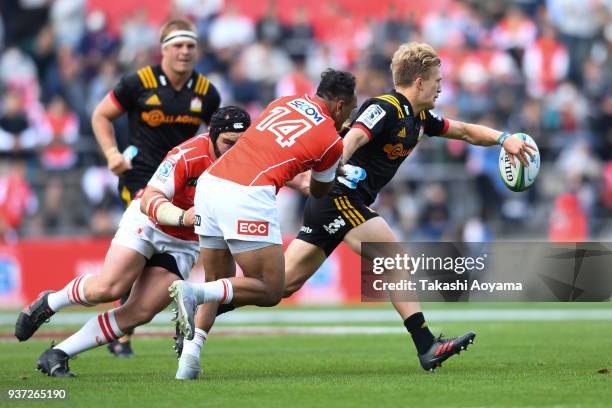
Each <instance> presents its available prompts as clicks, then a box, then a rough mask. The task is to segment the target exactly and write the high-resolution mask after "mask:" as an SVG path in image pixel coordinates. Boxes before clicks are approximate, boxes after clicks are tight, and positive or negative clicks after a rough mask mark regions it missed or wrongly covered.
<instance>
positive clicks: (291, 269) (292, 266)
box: [283, 239, 327, 297]
mask: <svg viewBox="0 0 612 408" xmlns="http://www.w3.org/2000/svg"><path fill="white" fill-rule="evenodd" d="M325 259H327V257H326V256H325V251H323V250H322V249H321V248H319V247H318V246H316V245H313V244H311V243H309V242H306V241H302V240H301V239H294V240H293V241H291V243H290V244H289V246H288V247H287V250H286V251H285V290H284V291H283V297H289V296H291V295H292V294H293V293H295V292H297V291H298V290H300V288H301V287H302V286H304V283H306V281H307V280H308V279H310V277H311V276H312V275H314V274H315V272H316V271H317V270H318V269H319V267H320V266H321V265H322V264H323V262H325Z"/></svg>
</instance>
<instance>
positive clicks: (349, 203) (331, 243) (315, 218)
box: [297, 194, 379, 256]
mask: <svg viewBox="0 0 612 408" xmlns="http://www.w3.org/2000/svg"><path fill="white" fill-rule="evenodd" d="M378 216H379V215H378V213H376V211H374V210H371V209H370V208H368V207H367V206H366V205H365V204H364V203H363V200H362V199H361V197H359V196H358V195H356V194H355V195H352V194H349V195H326V196H325V197H323V198H318V199H317V198H312V197H308V200H306V207H305V208H304V225H302V228H300V233H299V234H298V236H297V238H298V239H301V240H302V241H306V242H308V243H311V244H313V245H316V246H318V247H319V248H321V249H323V251H325V255H326V256H329V255H330V254H331V253H332V252H334V249H336V247H337V246H338V245H339V244H340V242H342V240H343V239H344V236H345V235H346V234H347V233H348V232H349V231H350V230H351V229H353V228H355V227H356V226H358V225H360V224H363V223H364V222H366V221H367V220H369V219H372V218H374V217H378Z"/></svg>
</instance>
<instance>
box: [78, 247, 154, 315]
mask: <svg viewBox="0 0 612 408" xmlns="http://www.w3.org/2000/svg"><path fill="white" fill-rule="evenodd" d="M145 263H146V258H145V257H144V256H143V255H142V254H140V253H139V252H137V251H135V250H133V249H131V248H128V247H124V246H122V245H115V244H111V247H110V249H109V250H108V252H107V253H106V258H105V259H104V268H103V269H102V273H101V274H100V275H96V276H92V277H91V278H89V279H88V280H87V282H86V284H85V288H84V289H85V297H86V298H87V300H88V301H90V300H91V301H93V302H95V303H103V302H111V301H113V300H117V299H119V298H120V297H121V296H123V294H124V293H126V292H127V291H128V290H129V289H130V288H131V287H132V285H133V284H134V282H135V281H136V278H138V275H140V274H141V273H142V271H143V269H144V267H145Z"/></svg>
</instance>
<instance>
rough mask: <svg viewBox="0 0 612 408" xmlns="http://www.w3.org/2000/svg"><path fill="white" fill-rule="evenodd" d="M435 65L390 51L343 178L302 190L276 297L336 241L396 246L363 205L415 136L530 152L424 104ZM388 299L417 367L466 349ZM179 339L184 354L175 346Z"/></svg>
mask: <svg viewBox="0 0 612 408" xmlns="http://www.w3.org/2000/svg"><path fill="white" fill-rule="evenodd" d="M440 65H441V62H440V58H439V57H438V56H437V54H436V52H435V51H434V49H433V48H432V47H431V46H429V45H427V44H419V43H410V44H403V45H401V46H400V47H399V49H398V50H397V51H396V52H395V54H394V56H393V59H392V63H391V73H392V75H393V83H394V90H393V91H392V92H390V93H388V94H384V95H379V96H377V97H374V98H370V99H368V100H367V101H365V102H364V103H363V104H362V105H361V107H360V108H359V111H358V114H357V116H356V119H355V120H354V121H353V123H352V125H351V128H350V130H349V131H348V133H347V134H346V136H345V137H344V150H343V159H342V161H343V165H344V166H343V169H344V174H345V177H339V178H338V179H337V181H336V183H335V185H334V188H333V190H332V192H331V193H330V194H329V195H327V196H325V197H323V198H320V199H315V198H313V197H309V198H308V200H307V202H306V207H305V210H304V225H303V226H302V228H301V229H300V233H299V235H298V236H297V238H296V239H294V240H293V241H292V242H291V244H290V245H289V247H288V248H287V250H286V252H285V292H284V294H283V297H288V296H291V295H292V294H293V293H294V292H296V291H297V290H299V289H300V288H301V287H302V285H303V284H304V283H305V282H306V281H307V280H308V279H309V278H310V277H311V276H312V275H313V274H314V273H315V272H316V271H317V270H318V269H319V267H320V266H321V265H322V264H323V262H324V261H325V259H326V258H327V257H328V256H329V255H330V254H331V253H332V252H333V251H334V249H335V248H336V247H337V246H338V245H339V244H340V242H342V241H344V242H346V243H347V244H348V245H349V246H350V248H351V249H352V250H353V251H354V252H355V253H357V254H359V255H361V256H363V257H365V258H367V259H373V258H375V257H380V256H386V255H388V254H374V253H368V254H366V253H362V252H361V243H362V242H388V243H389V245H388V246H387V250H388V253H390V254H396V253H401V252H402V248H401V246H400V245H399V244H398V239H397V237H396V236H395V234H394V233H393V231H392V230H391V228H390V227H389V225H388V224H387V222H386V221H385V220H384V219H383V218H382V217H380V216H379V215H378V214H377V213H376V212H375V211H373V210H371V209H370V208H369V207H368V206H369V205H370V204H371V203H372V202H374V200H375V199H376V195H377V194H378V192H379V191H380V190H381V189H382V188H383V187H384V186H385V185H386V184H387V183H388V182H389V181H390V180H391V179H392V178H393V176H394V175H395V173H396V172H397V169H398V168H399V166H400V165H401V164H402V162H403V161H404V160H405V159H406V157H408V155H409V154H410V153H411V152H412V150H413V149H414V147H415V146H416V145H417V143H418V142H419V140H420V139H421V138H422V136H423V135H427V136H441V137H446V138H450V139H459V140H464V141H466V142H468V143H471V144H475V145H481V146H492V145H496V144H500V145H502V146H503V148H504V149H505V150H506V151H507V152H508V153H509V156H510V158H511V161H512V163H513V164H514V160H515V158H517V159H518V160H520V161H521V162H522V163H523V164H525V165H528V164H527V156H530V155H531V152H530V149H532V150H535V148H534V146H531V145H529V144H527V143H525V142H522V141H520V140H519V139H518V138H511V137H509V136H510V134H509V133H507V132H500V131H498V130H494V129H490V128H488V127H485V126H481V125H476V124H470V123H464V122H459V121H455V120H448V119H444V118H440V117H439V116H437V115H435V114H433V113H431V112H430V111H429V110H430V109H433V108H434V107H435V101H436V98H437V96H438V94H439V93H440V91H441V81H442V77H441V75H440ZM363 170H365V173H362V172H363ZM360 173H362V174H360ZM364 175H365V179H363V176H364ZM391 300H392V302H393V306H394V307H395V309H396V310H397V312H398V313H399V315H400V316H401V318H402V320H403V321H404V326H405V327H406V329H407V330H408V332H409V333H410V334H411V336H412V339H413V341H414V344H415V346H416V349H417V353H418V357H419V361H420V363H421V366H422V367H423V369H425V370H428V371H429V370H435V368H436V367H439V366H440V365H441V364H442V362H444V361H445V360H446V359H448V358H449V357H451V356H453V355H455V354H458V353H459V352H460V351H461V350H465V349H467V346H468V344H470V343H472V342H473V340H474V337H475V336H476V334H475V333H473V332H469V333H467V334H465V335H463V336H460V337H456V338H447V339H443V338H441V337H438V338H437V339H436V338H435V337H434V336H433V334H432V333H431V332H430V331H429V328H428V327H427V323H426V321H425V318H424V316H423V313H421V309H420V305H419V303H418V302H416V301H414V302H405V301H395V300H394V299H393V296H392V297H391ZM233 309H234V306H233V305H231V304H222V305H219V309H218V311H217V314H222V313H226V312H229V311H231V310H233ZM211 326H212V324H211V322H210V320H209V319H206V317H205V316H204V315H202V314H198V315H197V316H196V327H197V328H199V330H201V332H202V333H204V337H206V335H207V331H208V329H209V328H210V327H211ZM183 343H184V344H183ZM183 346H184V347H185V348H188V349H189V353H182V351H183V350H182V349H183ZM202 346H203V343H202V342H201V343H198V344H196V343H195V342H194V341H188V340H185V341H184V342H183V339H182V338H180V337H179V338H178V339H177V344H176V349H177V353H178V354H179V356H180V358H181V363H182V364H179V366H181V365H182V366H183V370H182V372H181V375H182V378H185V379H186V378H197V376H198V374H199V371H200V367H199V365H200V364H199V354H200V352H201V348H202ZM190 360H192V362H190ZM186 367H192V371H193V372H192V373H189V372H187V370H185V368H186ZM177 378H178V377H177Z"/></svg>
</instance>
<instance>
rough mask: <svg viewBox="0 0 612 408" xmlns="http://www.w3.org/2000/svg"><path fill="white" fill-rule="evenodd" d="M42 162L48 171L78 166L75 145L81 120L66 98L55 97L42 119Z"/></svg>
mask: <svg viewBox="0 0 612 408" xmlns="http://www.w3.org/2000/svg"><path fill="white" fill-rule="evenodd" d="M41 122H42V123H41V124H40V125H39V126H40V132H39V134H40V145H41V148H42V150H41V152H40V162H41V163H42V166H43V167H44V168H45V169H46V170H55V171H57V170H67V169H70V168H72V167H74V165H75V164H76V161H77V152H76V150H75V144H76V142H77V140H78V137H79V119H78V117H77V115H76V114H75V113H74V112H72V111H71V110H70V109H69V108H68V106H67V105H66V101H65V100H64V97H63V96H61V95H54V96H53V97H52V98H51V100H50V101H49V103H48V104H47V109H46V111H45V113H44V115H43V116H42V118H41Z"/></svg>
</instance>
